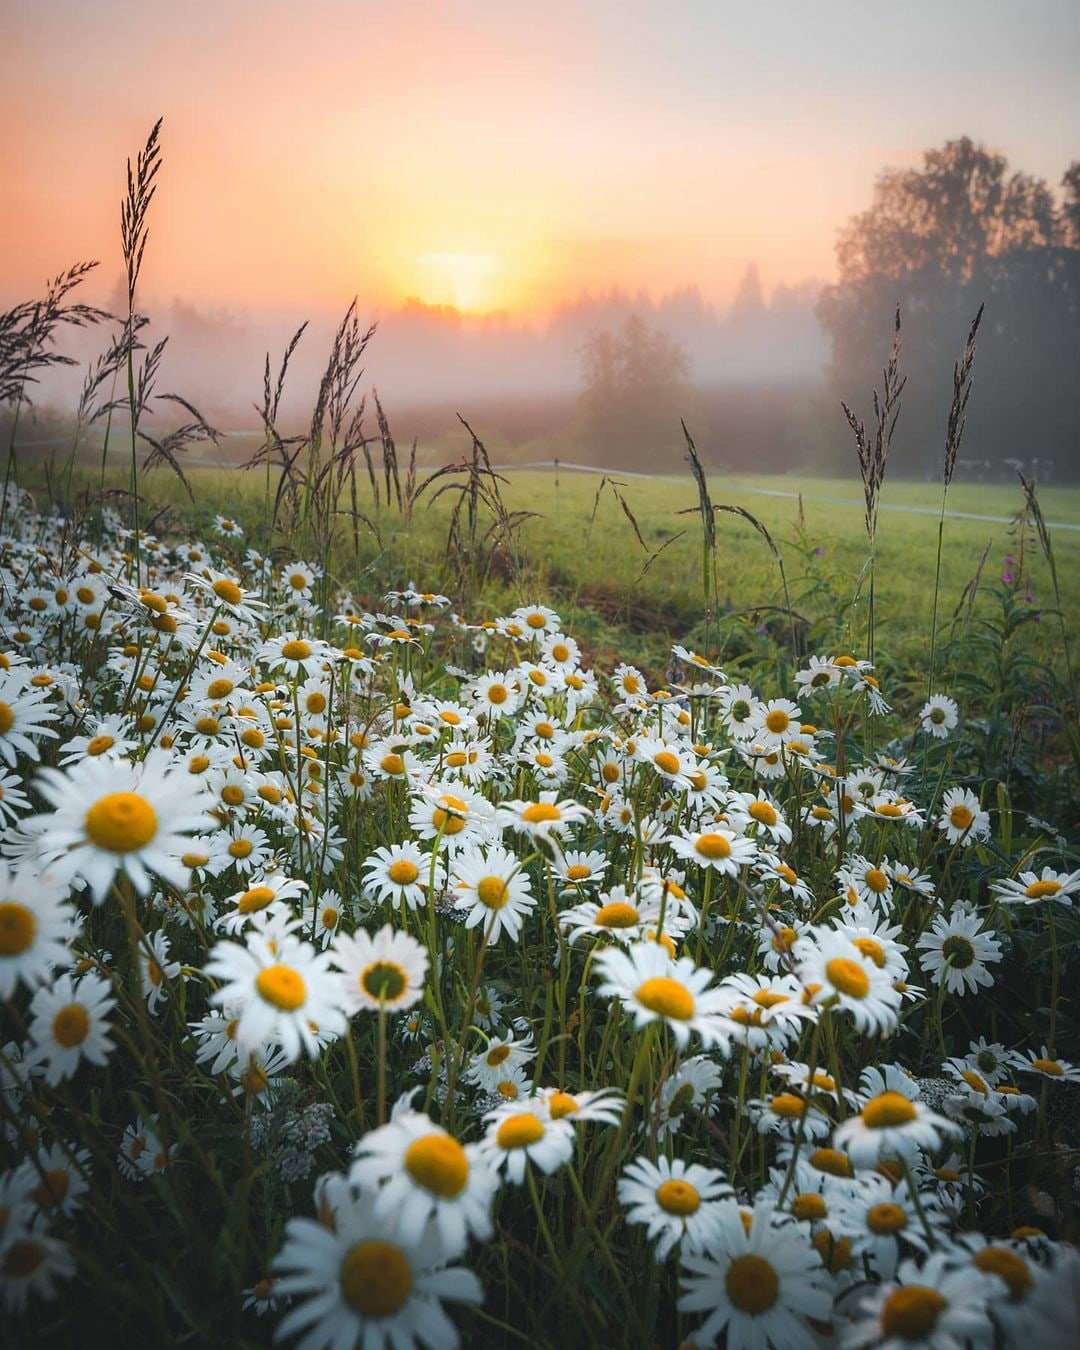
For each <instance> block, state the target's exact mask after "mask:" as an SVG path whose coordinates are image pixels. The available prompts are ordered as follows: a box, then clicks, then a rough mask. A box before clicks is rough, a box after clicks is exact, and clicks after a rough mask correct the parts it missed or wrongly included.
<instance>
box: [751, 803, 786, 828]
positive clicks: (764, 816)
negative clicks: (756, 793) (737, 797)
mask: <svg viewBox="0 0 1080 1350" xmlns="http://www.w3.org/2000/svg"><path fill="white" fill-rule="evenodd" d="M749 811H750V815H751V816H752V817H753V819H754V820H756V821H757V822H758V823H759V824H760V825H775V824H776V822H777V820H778V818H779V817H778V816H777V814H776V811H775V810H774V809H773V808H772V807H771V806H770V805H769V803H768V802H751V803H750V807H749Z"/></svg>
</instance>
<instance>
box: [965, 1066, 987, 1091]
mask: <svg viewBox="0 0 1080 1350" xmlns="http://www.w3.org/2000/svg"><path fill="white" fill-rule="evenodd" d="M960 1077H961V1078H962V1079H963V1080H964V1082H965V1083H966V1084H967V1085H968V1087H969V1088H971V1089H972V1090H973V1091H974V1092H981V1093H982V1095H983V1096H984V1097H986V1096H989V1089H988V1088H987V1086H986V1083H985V1082H984V1081H983V1080H982V1079H981V1078H980V1077H979V1075H978V1074H977V1073H976V1072H975V1070H974V1069H964V1070H963V1072H962V1073H961V1075H960Z"/></svg>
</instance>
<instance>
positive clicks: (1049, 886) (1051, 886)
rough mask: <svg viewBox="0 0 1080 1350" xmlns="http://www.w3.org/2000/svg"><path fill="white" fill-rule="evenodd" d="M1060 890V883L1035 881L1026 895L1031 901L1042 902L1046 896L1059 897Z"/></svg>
mask: <svg viewBox="0 0 1080 1350" xmlns="http://www.w3.org/2000/svg"><path fill="white" fill-rule="evenodd" d="M1060 890H1061V882H1060V881H1033V882H1032V883H1031V885H1030V886H1029V887H1028V888H1027V890H1026V891H1025V892H1024V894H1025V895H1026V896H1027V898H1028V899H1029V900H1042V899H1043V898H1044V897H1045V896H1048V895H1057V893H1058V891H1060Z"/></svg>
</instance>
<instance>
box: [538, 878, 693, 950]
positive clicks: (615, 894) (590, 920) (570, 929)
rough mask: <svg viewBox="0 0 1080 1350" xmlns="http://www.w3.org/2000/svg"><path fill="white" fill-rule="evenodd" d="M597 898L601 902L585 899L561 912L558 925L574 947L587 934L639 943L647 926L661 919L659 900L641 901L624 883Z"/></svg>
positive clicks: (667, 916)
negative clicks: (629, 893)
mask: <svg viewBox="0 0 1080 1350" xmlns="http://www.w3.org/2000/svg"><path fill="white" fill-rule="evenodd" d="M598 900H599V903H597V902H595V901H592V900H583V901H582V902H581V903H580V904H578V905H574V906H573V908H572V909H566V910H563V911H562V913H561V914H560V915H559V927H560V928H561V929H562V930H563V931H564V932H565V933H566V940H567V942H569V943H570V945H571V946H573V944H574V943H576V942H577V941H578V940H579V939H580V938H583V937H585V936H590V937H612V938H614V939H615V940H616V941H617V942H623V943H627V942H637V941H638V940H639V939H640V938H641V935H642V931H643V929H644V927H645V926H646V925H648V924H656V923H657V922H658V920H659V918H660V905H659V903H658V902H657V901H656V900H650V901H648V902H645V903H642V902H639V901H638V900H637V897H636V896H634V895H628V894H627V893H626V891H625V890H624V889H623V887H622V886H613V887H612V888H611V890H610V891H601V892H600V895H599V897H598ZM665 918H666V919H669V918H676V923H677V916H675V915H674V914H672V915H666V916H665ZM668 926H669V927H670V926H671V925H670V924H669V925H668Z"/></svg>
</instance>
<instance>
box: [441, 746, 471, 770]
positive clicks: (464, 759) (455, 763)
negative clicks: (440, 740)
mask: <svg viewBox="0 0 1080 1350" xmlns="http://www.w3.org/2000/svg"><path fill="white" fill-rule="evenodd" d="M467 763H468V756H467V755H466V754H465V752H464V751H462V750H451V752H450V753H449V754H448V755H447V756H446V764H447V767H448V768H451V769H460V768H462V767H463V766H464V765H465V764H467Z"/></svg>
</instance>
